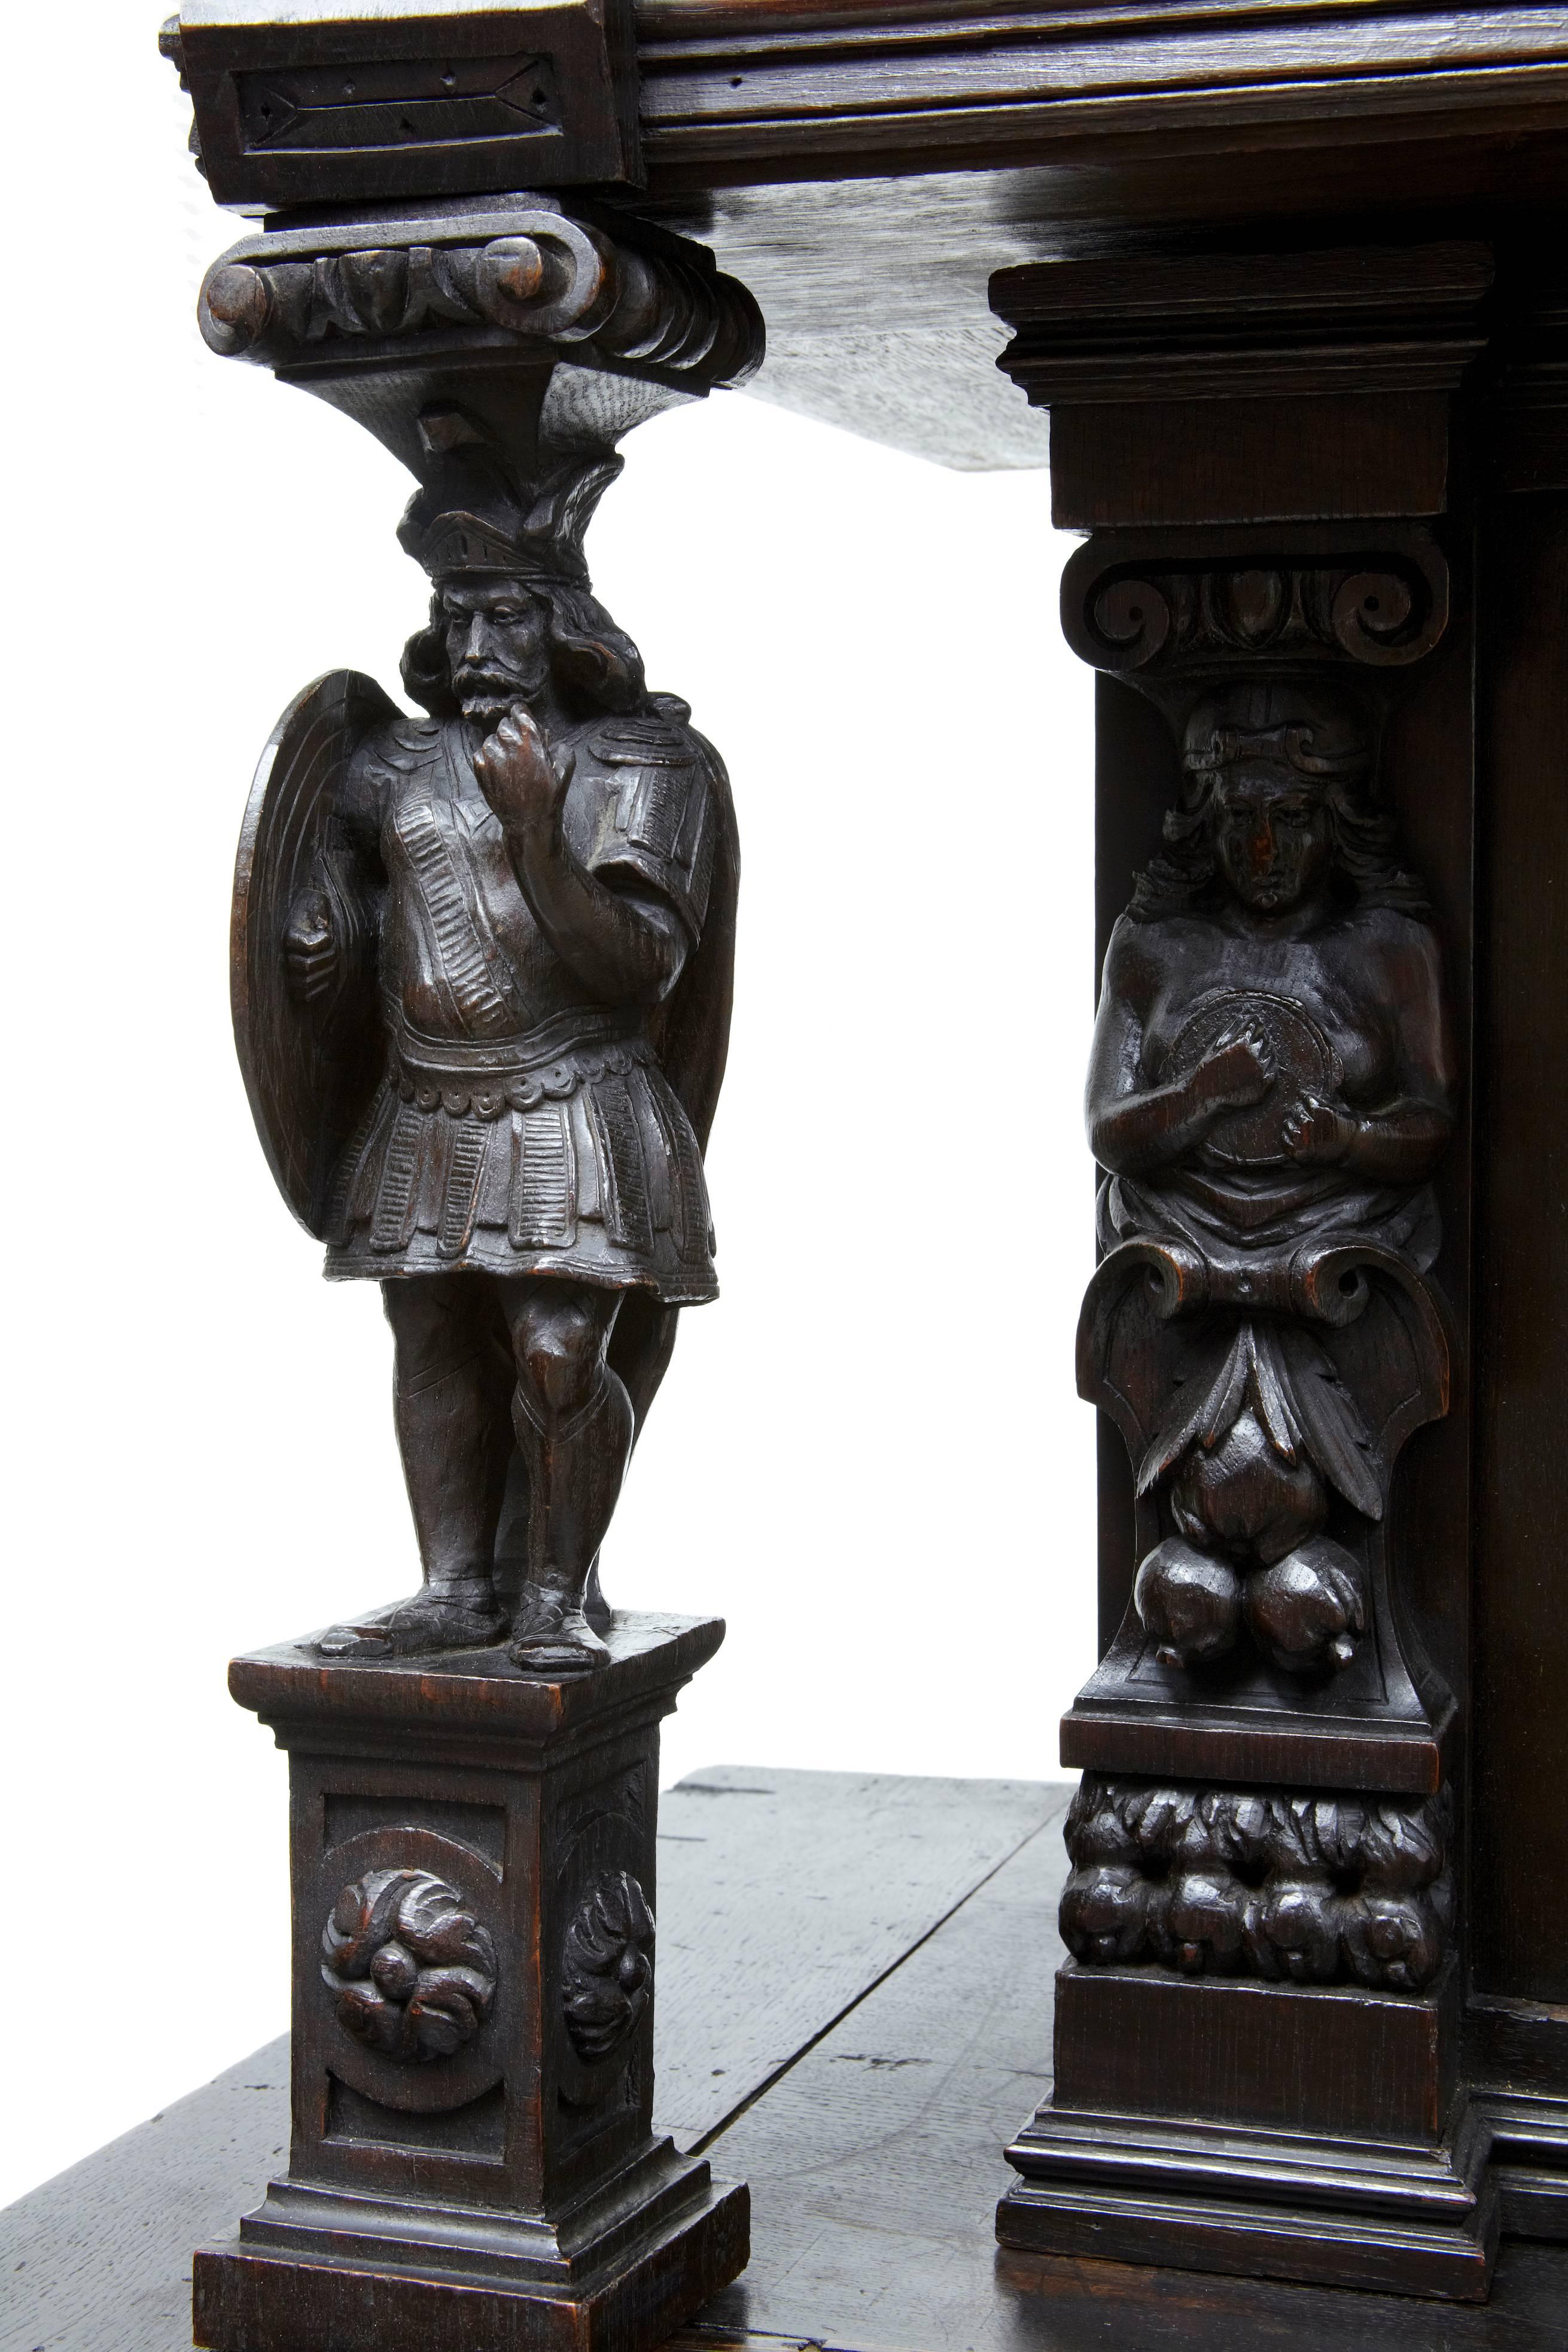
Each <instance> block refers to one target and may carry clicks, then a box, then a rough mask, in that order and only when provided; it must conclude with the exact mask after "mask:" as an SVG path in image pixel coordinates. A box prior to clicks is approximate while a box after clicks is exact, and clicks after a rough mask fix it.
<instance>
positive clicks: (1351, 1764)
mask: <svg viewBox="0 0 1568 2352" xmlns="http://www.w3.org/2000/svg"><path fill="white" fill-rule="evenodd" d="M1490 282H1491V264H1490V256H1489V255H1488V253H1487V252H1486V251H1485V250H1484V249H1483V248H1480V247H1475V246H1461V245H1444V246H1432V247H1417V248H1415V249H1412V250H1408V251H1400V252H1379V251H1372V252H1322V253H1304V254H1303V253H1298V254H1291V255H1283V256H1269V255H1252V254H1244V255H1243V254H1235V255H1226V254H1217V255H1211V256H1205V257H1192V256H1187V257H1179V258H1174V259H1171V260H1164V259H1161V260H1151V259H1146V258H1145V259H1128V260H1119V261H1118V260H1106V261H1104V262H1092V263H1091V262H1083V263H1066V264H1061V265H1057V266H1054V267H1051V266H1045V267H1040V268H1027V269H1022V270H1015V271H1009V272H1005V273H1003V274H1002V276H1000V277H999V278H998V279H997V280H996V281H995V283H994V285H993V301H994V304H995V306H996V308H997V309H998V310H999V311H1000V312H1001V313H1002V315H1003V316H1004V317H1005V318H1006V319H1007V320H1009V324H1011V325H1012V326H1013V327H1014V328H1015V329H1016V331H1017V340H1016V341H1015V342H1014V344H1013V345H1012V347H1011V348H1010V350H1009V352H1008V353H1007V354H1006V355H1005V357H1004V362H1003V364H1004V365H1005V366H1006V367H1007V369H1008V370H1009V373H1011V374H1012V375H1013V376H1014V378H1015V380H1016V381H1018V382H1019V383H1021V384H1023V385H1024V386H1025V387H1026V388H1027V389H1028V391H1029V392H1030V397H1031V398H1032V399H1034V400H1036V401H1037V402H1039V403H1040V404H1047V405H1049V406H1050V407H1051V412H1052V474H1053V489H1054V498H1055V511H1056V520H1058V522H1059V523H1061V524H1064V525H1066V526H1068V527H1070V528H1077V529H1087V530H1090V531H1091V533H1092V536H1091V537H1090V538H1089V540H1088V541H1087V543H1086V545H1085V546H1084V547H1083V548H1082V550H1081V551H1079V553H1078V554H1077V555H1076V556H1075V557H1074V559H1073V560H1072V562H1071V563H1070V564H1069V566H1068V569H1067V572H1066V574H1065V576H1064V580H1063V587H1062V614H1063V625H1064V627H1065V629H1066V633H1067V635H1068V638H1069V641H1070V642H1071V644H1072V645H1073V646H1074V648H1075V649H1076V650H1077V651H1078V652H1079V653H1081V654H1082V656H1084V657H1085V658H1086V659H1088V660H1089V661H1091V662H1092V663H1093V664H1094V666H1095V667H1096V668H1097V669H1098V670H1099V671H1100V673H1101V677H1102V685H1101V688H1100V712H1101V775H1100V785H1099V793H1100V817H1099V832H1098V842H1099V860H1100V873H1099V878H1098V885H1097V888H1098V894H1099V901H1100V906H1101V910H1102V927H1101V928H1102V937H1101V950H1102V955H1103V975H1102V997H1101V1009H1100V1015H1099V1023H1098V1026H1097V1031H1096V1045H1095V1059H1094V1066H1093V1068H1092V1073H1091V1082H1090V1097H1089V1105H1090V1128H1091V1139H1092V1142H1093V1144H1094V1148H1095V1150H1096V1152H1097V1155H1098V1156H1099V1158H1100V1159H1101V1161H1102V1165H1103V1171H1104V1177H1103V1187H1102V1193H1101V1202H1100V1240H1101V1244H1102V1253H1103V1254H1102V1259H1101V1264H1100V1267H1099V1270H1098V1272H1097V1273H1096V1276H1095V1277H1094V1280H1093V1282H1092V1285H1091V1286H1090V1290H1089V1294H1088V1296H1087V1297H1086V1299H1085V1302H1084V1309H1083V1316H1082V1324H1081V1328H1080V1334H1079V1385H1080V1389H1081V1391H1082V1394H1083V1395H1084V1396H1085V1397H1086V1398H1088V1399H1089V1400H1090V1401H1091V1402H1094V1403H1095V1404H1097V1405H1099V1406H1100V1407H1101V1408H1102V1412H1103V1417H1104V1423H1108V1424H1110V1426H1111V1427H1113V1429H1114V1432H1115V1434H1114V1435H1112V1434H1110V1433H1109V1430H1107V1433H1106V1435H1105V1437H1104V1439H1103V1445H1102V1512H1101V1526H1102V1537H1103V1552H1102V1559H1101V1598H1102V1624H1103V1635H1104V1639H1105V1643H1106V1648H1105V1654H1104V1657H1103V1660H1102V1663H1101V1665H1100V1667H1099V1669H1098V1670H1097V1672H1096V1673H1095V1675H1093V1676H1092V1679H1091V1680H1090V1682H1089V1683H1088V1685H1086V1686H1085V1688H1084V1689H1083V1691H1082V1693H1081V1694H1080V1696H1079V1697H1078V1699H1077V1701H1076V1702H1075V1704H1074V1706H1073V1707H1072V1709H1071V1712H1070V1714H1069V1715H1068V1717H1066V1718H1065V1720H1064V1723H1063V1727H1062V1758H1063V1761H1064V1762H1067V1763H1069V1764H1072V1765H1077V1766H1081V1767H1082V1768H1083V1770H1084V1780H1083V1783H1082V1789H1081V1790H1080V1794H1079V1796H1078V1799H1077V1801H1075V1804H1074V1806H1073V1809H1072V1812H1071V1817H1070V1821H1069V1825H1068V1844H1069V1850H1070V1853H1071V1860H1072V1863H1073V1872H1072V1875H1071V1879H1070V1881H1069V1885H1068V1888H1067V1891H1066V1895H1065V1896H1064V1900H1063V1906H1062V1932H1063V1935H1064V1937H1065V1939H1066V1941H1067V1943H1068V1945H1069V1947H1070V1948H1071V1952H1072V1954H1073V1956H1074V1957H1073V1958H1072V1960H1071V1962H1070V1963H1069V1965H1068V1967H1067V1968H1066V1969H1064V1970H1063V1972H1062V1974H1061V1978H1060V1979H1059V1981H1058V1986H1057V2023H1056V2066H1055V2091H1054V2095H1053V2098H1052V2100H1051V2102H1049V2103H1048V2104H1047V2105H1046V2106H1045V2107H1043V2108H1042V2109H1041V2110H1040V2113H1039V2115H1037V2116H1036V2117H1035V2118H1034V2119H1033V2121H1032V2122H1031V2123H1030V2125H1029V2126H1026V2127H1025V2129H1024V2131H1023V2132H1022V2133H1021V2134H1020V2136H1019V2140H1018V2141H1017V2143H1016V2144H1015V2145H1014V2147H1012V2148H1011V2149H1009V2157H1010V2158H1011V2160H1012V2162H1013V2163H1014V2165H1015V2166H1016V2167H1017V2168H1018V2169H1019V2173H1020V2174H1021V2176H1022V2178H1021V2179H1020V2181H1019V2186H1018V2187H1017V2188H1016V2189H1014V2190H1013V2191H1011V2192H1010V2193H1009V2196H1008V2197H1007V2198H1006V2199H1005V2200H1003V2203H1002V2206H1001V2208H1000V2210H999V2211H998V2232H999V2234H1000V2235H1001V2236H1002V2238H1003V2239H1004V2241H1005V2242H1008V2243H1009V2244H1012V2245H1016V2246H1027V2247H1033V2248H1038V2249H1042V2250H1046V2251H1061V2252H1068V2251H1071V2252H1088V2251H1092V2252H1097V2253H1103V2254H1112V2255H1121V2256H1124V2257H1130V2258H1132V2259H1134V2260H1157V2261H1167V2262H1175V2263H1195V2264H1198V2265H1201V2266H1209V2267H1215V2268H1219V2269H1237V2270H1257V2271H1261V2272H1266V2273H1274V2274H1276V2275H1282V2276H1286V2277H1298V2278H1313V2279H1320V2280H1330V2281H1337V2282H1340V2283H1343V2284H1359V2285H1384V2286H1393V2287H1399V2288H1401V2289H1403V2290H1404V2291H1406V2292H1412V2291H1413V2292H1420V2293H1428V2294H1450V2295H1458V2296H1473V2295H1477V2294H1484V2293H1485V2291H1486V2284H1487V2279H1488V2275H1489V2269H1490V2261H1491V2257H1492V2252H1493V2250H1494V2248H1495V2243H1496V2237H1497V2229H1498V2210H1499V2207H1498V2189H1497V2183H1496V2180H1495V2178H1494V2177H1493V2175H1492V2173H1491V2172H1490V2170H1489V2167H1488V2155H1489V2147H1490V2124H1489V2122H1488V2120H1487V2118H1486V2116H1485V2114H1484V2113H1483V2111H1482V2108H1481V2106H1480V2105H1479V2104H1478V2101H1477V2100H1476V2098H1475V2096H1474V2095H1473V2094H1472V2090H1471V2087H1470V2086H1469V2084H1468V2083H1467V2082H1466V2080H1465V2077H1464V2074H1463V2071H1462V2069H1461V2066H1460V2063H1459V2052H1460V2027H1461V2007H1462V1990H1463V1955H1462V1938H1461V1937H1460V1935H1459V1933H1458V1928H1459V1925H1460V1923H1461V1921H1462V1916H1463V1906H1462V1900H1461V1890H1460V1887H1459V1884H1458V1861H1459V1856H1460V1842H1459V1839H1458V1832H1457V1814H1456V1804H1457V1802H1458V1803H1462V1801H1463V1797H1464V1791H1465V1786H1466V1733H1467V1729H1468V1703H1469V1656H1468V1640H1467V1631H1466V1629H1467V1622H1468V1616H1469V1593H1470V1584H1469V1577H1470V1519H1469V1382H1468V1370H1469V1360H1470V1340H1471V1330H1470V1276H1469V1235H1470V1229H1471V1220H1472V1209H1473V1167H1472V1136H1471V1130H1470V1128H1469V1120H1468V1118H1467V1115H1466V1092H1465V1077H1466V1074H1467V1073H1468V1070H1469V1054H1470V1038H1469V999H1470V968H1471V955H1472V932H1473V919H1472V906H1473V897H1474V889H1475V877H1474V872H1473V866H1472V847H1471V843H1472V822H1473V810H1474V800H1473V792H1474V786H1473V769H1474V746H1473V730H1472V725H1471V712H1470V689H1471V662H1472V636H1471V614H1470V603H1469V596H1470V585H1469V583H1470V569H1471V567H1470V562H1469V533H1470V530H1471V528H1472V519H1471V513H1470V509H1469V492H1468V489H1467V488H1466V487H1465V456H1464V452H1465V447H1466V433H1465V426H1464V423H1463V412H1462V410H1461V408H1460V405H1459V402H1458V392H1459V386H1460V383H1461V379H1462V378H1463V377H1464V375H1465V373H1466V371H1467V369H1468V368H1469V367H1470V366H1471V364H1472V362H1474V361H1475V360H1476V358H1477V356H1478V354H1479V352H1481V351H1482V349H1483V346H1484V343H1485V340H1486V336H1485V317H1486V305H1487V302H1488V299H1489V289H1490ZM1134 696H1135V697H1136V698H1138V699H1137V700H1134ZM1140 702H1141V704H1142V708H1140V707H1139V704H1140ZM1217 2133H1223V2135H1224V2146H1223V2152H1222V2151H1221V2148H1220V2145H1219V2142H1218V2140H1217V2139H1216V2137H1215V2135H1216V2134H1217ZM1324 2179H1327V2180H1328V2181H1329V2182H1330V2183H1332V2184H1333V2186H1331V2187H1327V2188H1325V2187H1324V2185H1323V2183H1324Z"/></svg>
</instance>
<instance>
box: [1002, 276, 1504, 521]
mask: <svg viewBox="0 0 1568 2352" xmlns="http://www.w3.org/2000/svg"><path fill="white" fill-rule="evenodd" d="M1492 278H1493V264H1492V256H1491V251H1490V247H1488V246H1486V245H1485V244H1482V243H1480V242H1479V241H1478V240H1474V239H1440V240H1437V241H1434V242H1430V243H1427V244H1419V243H1416V244H1411V245H1408V246H1368V247H1328V248H1325V249H1323V250H1322V251H1317V252H1260V251H1257V250H1252V249H1240V248H1239V249H1232V250H1225V251H1218V252H1212V253H1197V254H1194V253H1186V254H1172V253H1166V252H1161V251H1157V250H1153V251H1145V252H1140V253H1136V254H1132V255H1111V256H1105V257H1101V258H1098V259H1093V260H1068V261H1047V262H1030V263H1025V264H1023V265H1021V266H1019V267H1017V268H1010V269H1002V270H998V272H997V274H996V275H995V276H994V277H993V278H992V279H991V284H990V301H991V308H992V310H994V311H996V312H997V314H998V317H999V318H1001V319H1003V320H1005V321H1006V323H1007V324H1008V325H1009V327H1011V328H1012V329H1013V340H1012V341H1011V342H1010V343H1009V345H1008V347H1007V349H1006V350H1005V351H1004V352H1002V353H1001V354H1000V356H999V358H998V362H997V364H998V367H999V368H1000V369H1001V370H1002V372H1003V373H1004V374H1006V375H1008V376H1010V377H1011V379H1012V381H1013V382H1014V383H1016V384H1018V385H1019V388H1020V390H1022V391H1024V392H1025V393H1027V394H1028V395H1029V398H1030V403H1031V404H1033V405H1034V406H1035V407H1039V408H1048V409H1049V410H1050V411H1051V511H1052V515H1053V518H1054V520H1055V521H1056V522H1057V524H1058V525H1059V526H1060V527H1061V528H1065V529H1068V530H1098V529H1101V528H1103V527H1106V526H1112V527H1118V528H1123V529H1138V528H1145V527H1148V528H1157V527H1162V526H1167V525H1168V526H1182V527H1189V528H1190V527H1193V526H1198V527H1202V526H1205V525H1213V524H1220V523H1235V524H1237V525H1239V526H1243V527H1246V528H1249V529H1250V528H1255V527H1258V526H1260V525H1264V524H1267V523H1270V522H1276V523H1287V522H1289V523H1300V524H1305V525H1308V526H1312V525H1320V524H1322V523H1325V522H1334V521H1340V520H1343V521H1345V522H1349V521H1351V520H1355V521H1356V522H1358V523H1359V524H1361V525H1362V527H1363V528H1364V527H1365V525H1366V523H1367V522H1368V520H1369V519H1373V518H1378V517H1386V518H1388V519H1389V520H1390V521H1391V522H1394V523H1409V522H1412V521H1415V520H1419V519H1422V518H1425V517H1427V516H1436V515H1440V514H1443V513H1444V512H1446V510H1447V509H1448V492H1449V458H1450V450H1449V437H1450V436H1449V427H1450V421H1451V409H1452V403H1453V395H1454V394H1455V393H1456V392H1457V391H1458V388H1459V386H1460V383H1461V382H1462V380H1463V379H1464V378H1465V376H1466V374H1467V372H1468V371H1469V369H1470V368H1471V367H1472V365H1473V364H1474V362H1476V360H1477V359H1478V358H1479V356H1480V354H1481V353H1482V352H1483V351H1484V350H1485V348H1486V341H1487V334H1488V331H1489V330H1488V316H1487V304H1488V299H1489V297H1490V291H1491V287H1492Z"/></svg>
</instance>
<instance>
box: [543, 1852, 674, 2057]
mask: <svg viewBox="0 0 1568 2352" xmlns="http://www.w3.org/2000/svg"><path fill="white" fill-rule="evenodd" d="M562 1977H563V1986H562V1990H563V1996H564V2001H565V2008H566V2030H567V2032H568V2033H569V2034H570V2036H571V2046H572V2048H573V2049H574V2050H575V2051H576V2052H577V2054H578V2056H579V2057H580V2058H581V2059H584V2060H586V2061H587V2062H588V2063H589V2064H591V2065H592V2064H594V2063H597V2062H598V2061H599V2060H600V2059H601V2058H608V2057H609V2056H610V2055H611V2054H612V2052H614V2051H616V2050H618V2049H619V2048H620V2047H621V2045H622V2042H625V2041H627V2040H628V2039H629V2038H630V2036H631V2034H632V2032H633V2030H634V2028H635V2027H636V2025H637V2023H638V2021H640V2019H641V2018H642V2015H643V2011H644V2010H645V2009H646V2008H647V2006H648V1997H649V1994H650V1992H651V1991H652V1990H653V1913H652V1911H650V1910H649V1908H648V1902H647V1897H646V1896H645V1895H644V1894H643V1890H642V1888H641V1886H639V1885H638V1884H637V1881H636V1880H635V1879H634V1878H633V1877H632V1874H631V1872H630V1871H626V1870H618V1871H613V1872H607V1873H606V1874H604V1876H603V1877H601V1878H599V1879H597V1880H595V1882H594V1884H593V1885H592V1886H591V1888H590V1889H589V1892H588V1893H587V1895H584V1897H583V1899H582V1901H581V1903H580V1904H579V1906H578V1907H577V1911H576V1913H575V1914H574V1916H573V1918H572V1922H571V1925H570V1927H569V1928H568V1929H567V1932H566V1952H565V1960H564V1967H563V1969H562Z"/></svg>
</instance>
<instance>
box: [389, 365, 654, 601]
mask: <svg viewBox="0 0 1568 2352" xmlns="http://www.w3.org/2000/svg"><path fill="white" fill-rule="evenodd" d="M419 436H420V441H421V444H422V446H423V450H424V453H425V456H426V458H427V460H428V464H427V466H426V467H425V468H424V479H423V483H422V485H421V487H420V488H418V489H417V490H416V491H415V492H414V494H413V498H412V499H410V500H409V503H408V507H407V509H406V511H405V512H404V515H403V518H402V522H401V523H400V524H399V525H398V534H397V535H398V539H399V541H400V542H401V544H402V547H403V548H404V549H405V551H407V553H409V554H410V555H412V556H413V558H414V560H415V562H418V563H422V564H423V567H424V569H425V571H426V572H429V574H430V576H431V578H432V580H434V581H437V582H439V581H442V580H446V579H450V578H451V577H452V576H453V575H454V574H455V573H459V572H488V573H490V574H491V575H492V576H493V575H495V574H497V573H502V574H505V575H506V576H507V578H509V579H518V580H531V581H539V582H551V581H554V582H562V583H567V584H568V585H570V586H572V587H578V588H586V587H587V586H588V584H589V583H588V564H587V562H586V560H585V558H584V556H583V552H582V538H583V533H584V532H585V531H586V530H587V529H588V524H589V519H590V517H591V515H592V513H593V509H594V508H595V507H596V506H597V505H598V504H599V501H600V499H601V497H602V495H603V493H604V491H605V489H606V488H607V487H608V486H609V484H610V483H611V482H612V481H613V480H614V478H615V477H616V475H617V474H618V473H619V472H620V471H621V467H622V459H621V458H620V457H617V456H615V455H614V453H613V452H609V453H604V452H596V453H594V454H592V455H586V454H583V453H578V454H574V455H572V456H570V457H557V458H555V459H554V460H553V461H552V463H551V464H550V466H549V470H548V472H547V473H546V474H545V475H544V477H543V478H541V479H540V480H538V481H535V482H524V481H522V480H520V479H519V478H518V476H517V472H516V471H515V470H514V469H513V468H512V467H509V466H508V465H507V463H506V461H505V460H504V459H503V457H502V456H501V454H500V451H499V450H498V449H497V446H496V444H495V443H494V441H493V440H492V439H491V437H490V436H489V435H488V434H486V431H485V430H484V427H483V426H482V425H478V424H476V422H475V421H474V419H473V418H472V417H470V416H468V415H465V413H464V411H463V410H462V409H459V408H439V409H427V410H426V412H425V414H424V415H423V416H422V417H421V418H420V422H419Z"/></svg>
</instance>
